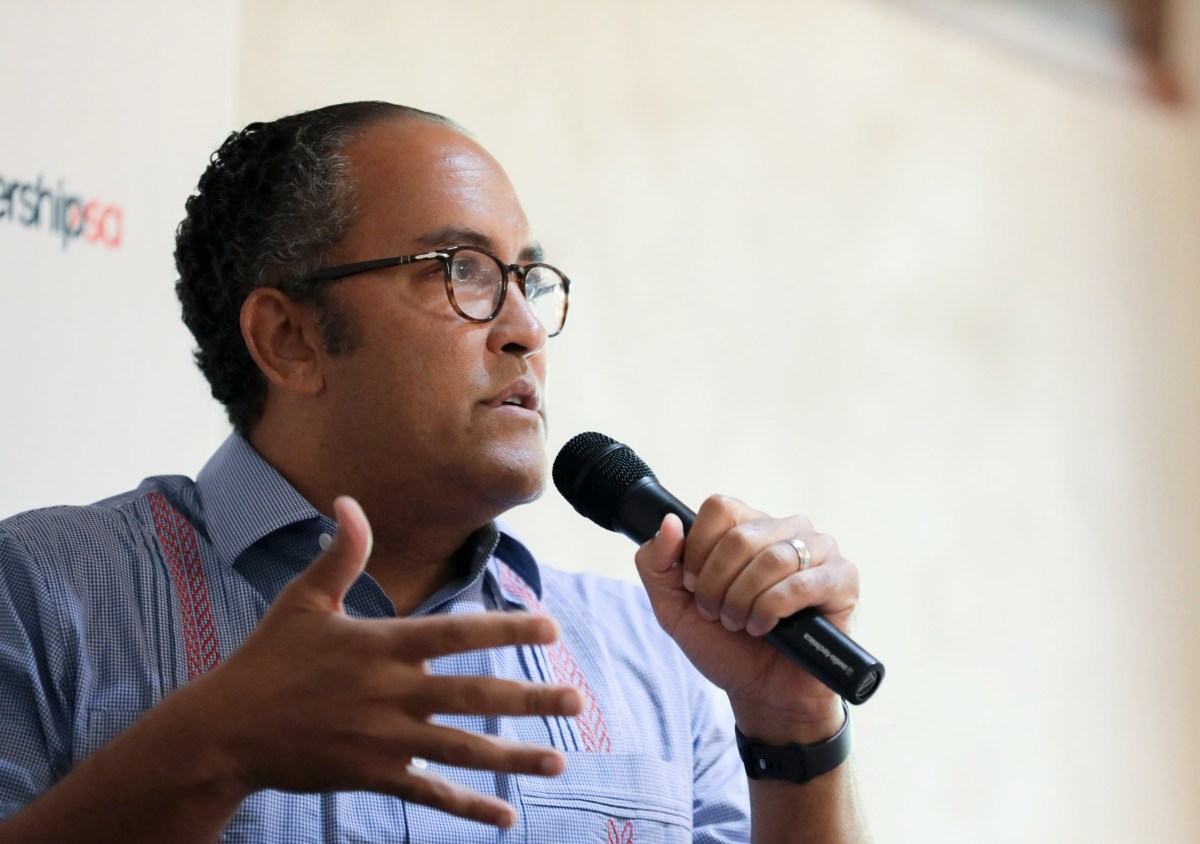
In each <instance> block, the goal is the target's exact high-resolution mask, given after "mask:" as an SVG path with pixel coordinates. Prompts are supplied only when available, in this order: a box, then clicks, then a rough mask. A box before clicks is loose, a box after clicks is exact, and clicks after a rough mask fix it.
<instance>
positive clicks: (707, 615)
mask: <svg viewBox="0 0 1200 844" xmlns="http://www.w3.org/2000/svg"><path fill="white" fill-rule="evenodd" d="M696 612H698V613H700V617H701V618H702V619H704V620H705V621H716V620H717V617H716V616H715V615H713V614H712V613H710V612H709V611H708V610H706V609H705V608H704V607H702V606H700V605H699V604H696Z"/></svg>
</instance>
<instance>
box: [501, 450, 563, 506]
mask: <svg viewBox="0 0 1200 844" xmlns="http://www.w3.org/2000/svg"><path fill="white" fill-rule="evenodd" d="M496 456H497V457H498V458H500V459H499V460H498V461H497V464H496V473H495V476H494V480H493V481H492V486H493V489H494V490H495V491H496V493H497V498H499V499H502V500H503V501H505V502H507V506H508V507H516V506H517V505H519V504H528V503H529V502H530V501H533V500H535V499H537V498H540V497H541V495H542V493H543V492H545V491H546V476H547V471H548V468H549V462H548V460H547V457H546V449H545V446H544V444H542V443H540V442H539V443H538V446H537V448H533V449H524V448H523V449H513V450H506V451H505V452H504V453H503V454H500V455H496Z"/></svg>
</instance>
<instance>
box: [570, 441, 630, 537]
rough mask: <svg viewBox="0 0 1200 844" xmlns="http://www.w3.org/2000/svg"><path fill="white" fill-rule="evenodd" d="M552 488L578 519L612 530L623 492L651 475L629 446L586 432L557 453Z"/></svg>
mask: <svg viewBox="0 0 1200 844" xmlns="http://www.w3.org/2000/svg"><path fill="white" fill-rule="evenodd" d="M551 475H552V477H553V478H554V486H555V487H557V488H558V491H559V492H560V493H561V494H562V497H563V498H565V499H567V501H569V502H570V504H571V506H572V507H574V508H575V509H576V510H577V511H578V512H579V513H580V514H581V515H584V516H586V517H587V518H589V519H591V520H592V521H593V522H595V523H596V524H598V525H600V527H602V528H604V529H606V530H612V529H613V518H614V517H615V516H616V513H617V502H618V501H620V500H621V496H622V495H623V494H624V493H625V490H627V489H629V487H630V486H632V485H633V484H634V483H636V482H637V481H640V480H642V479H643V478H654V472H652V471H651V470H650V467H649V466H647V465H646V463H645V461H644V460H642V458H640V457H638V456H637V454H635V453H634V451H633V449H631V448H630V447H629V446H627V445H624V444H623V443H619V442H617V441H616V440H614V439H613V438H612V437H608V436H605V435H604V434H599V433H596V432H595V431H587V432H585V433H582V434H577V435H576V436H574V437H572V438H571V439H570V440H569V441H568V442H567V444H566V445H564V446H563V447H562V449H561V450H560V451H559V452H558V457H556V458H555V459H554V468H553V470H552V471H551Z"/></svg>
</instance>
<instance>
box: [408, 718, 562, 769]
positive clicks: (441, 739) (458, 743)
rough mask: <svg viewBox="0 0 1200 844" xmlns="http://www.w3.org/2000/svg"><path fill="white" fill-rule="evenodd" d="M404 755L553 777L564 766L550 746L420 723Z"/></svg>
mask: <svg viewBox="0 0 1200 844" xmlns="http://www.w3.org/2000/svg"><path fill="white" fill-rule="evenodd" d="M404 747H405V750H404V751H403V753H404V754H406V755H412V756H423V757H424V758H426V759H429V760H431V761H434V762H441V763H442V764H444V765H450V766H452V767H455V768H472V769H475V770H479V771H496V772H498V773H509V774H534V775H537V776H554V775H556V774H560V773H562V771H563V768H564V767H566V760H565V759H564V758H563V755H562V753H560V752H559V751H557V750H555V749H554V748H551V747H544V746H542V745H537V744H522V743H520V742H515V741H510V740H509V739H502V738H497V737H495V736H485V735H480V734H478V733H471V732H467V731H465V730H458V729H455V728H453V727H443V726H441V725H439V724H422V725H420V727H419V729H417V730H416V731H415V732H411V733H408V734H407V735H406V736H405V737H404Z"/></svg>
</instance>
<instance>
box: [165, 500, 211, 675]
mask: <svg viewBox="0 0 1200 844" xmlns="http://www.w3.org/2000/svg"><path fill="white" fill-rule="evenodd" d="M149 501H150V510H151V512H152V513H153V514H154V528H155V530H156V531H157V533H158V540H159V542H160V543H162V548H163V553H164V554H165V555H166V557H167V565H168V566H169V567H170V569H171V579H172V580H173V581H174V582H175V597H176V599H177V600H178V601H179V618H180V620H181V621H182V623H183V647H184V652H185V653H186V655H187V667H188V679H189V680H192V679H194V678H196V677H198V676H200V675H201V674H203V673H204V672H205V671H208V670H209V669H210V668H213V667H214V666H215V665H216V664H217V663H218V662H220V661H221V653H220V649H219V647H218V645H217V629H216V625H215V624H214V622H213V616H212V607H211V606H210V605H209V602H208V586H207V584H206V583H205V580H204V568H203V566H202V565H201V562H200V547H199V545H197V543H196V531H195V529H194V528H193V527H192V526H191V524H190V523H189V522H188V521H187V519H185V518H184V517H183V516H182V515H180V513H179V511H178V510H176V509H175V508H174V507H172V506H171V505H170V503H168V501H167V499H166V497H165V496H164V495H163V494H162V493H160V492H152V493H150V495H149Z"/></svg>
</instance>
